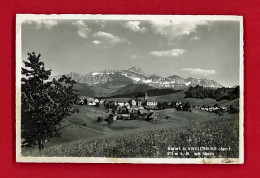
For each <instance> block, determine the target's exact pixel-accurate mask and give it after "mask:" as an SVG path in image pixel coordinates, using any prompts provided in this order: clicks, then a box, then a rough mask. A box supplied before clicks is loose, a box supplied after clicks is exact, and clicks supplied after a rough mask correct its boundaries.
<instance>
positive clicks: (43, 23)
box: [24, 20, 58, 30]
mask: <svg viewBox="0 0 260 178" xmlns="http://www.w3.org/2000/svg"><path fill="white" fill-rule="evenodd" d="M24 23H27V24H29V25H32V24H34V25H35V28H36V29H41V28H46V29H48V30H51V29H52V28H53V27H55V26H57V25H58V22H57V21H56V20H25V21H24Z"/></svg>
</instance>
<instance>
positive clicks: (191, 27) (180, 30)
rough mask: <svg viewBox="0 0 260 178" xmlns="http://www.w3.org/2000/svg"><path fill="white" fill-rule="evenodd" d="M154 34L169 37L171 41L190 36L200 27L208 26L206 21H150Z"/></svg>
mask: <svg viewBox="0 0 260 178" xmlns="http://www.w3.org/2000/svg"><path fill="white" fill-rule="evenodd" d="M150 23H151V26H152V29H153V31H154V33H156V34H161V35H163V36H166V37H168V38H169V39H170V40H172V39H176V38H180V37H182V36H184V35H189V34H190V33H192V32H195V31H196V28H197V27H198V26H199V25H207V24H208V22H206V21H202V20H200V21H194V20H192V21H180V20H176V21H175V20H156V21H155V20H152V21H150Z"/></svg>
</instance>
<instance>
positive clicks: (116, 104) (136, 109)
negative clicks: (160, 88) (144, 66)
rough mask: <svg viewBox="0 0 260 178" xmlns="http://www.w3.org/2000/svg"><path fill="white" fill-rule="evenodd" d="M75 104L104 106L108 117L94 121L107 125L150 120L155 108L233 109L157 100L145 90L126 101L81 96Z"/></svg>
mask: <svg viewBox="0 0 260 178" xmlns="http://www.w3.org/2000/svg"><path fill="white" fill-rule="evenodd" d="M76 104H78V105H87V106H94V107H103V108H106V109H107V113H108V117H107V118H102V117H100V116H98V117H97V121H96V122H102V121H106V122H107V123H108V125H109V126H110V125H111V124H112V123H113V121H116V120H145V121H151V120H154V119H155V118H156V114H155V110H164V109H168V108H172V109H175V110H176V111H184V112H185V111H186V112H192V108H193V109H199V110H202V111H206V112H210V113H215V114H218V115H221V114H223V113H224V112H229V113H231V112H232V111H231V110H232V109H233V108H232V106H230V107H226V106H219V105H218V104H215V105H214V106H204V105H203V106H193V105H190V104H189V103H187V102H186V103H182V102H180V101H177V102H176V101H171V102H158V101H156V100H155V99H154V98H149V96H148V95H147V93H146V92H145V94H144V97H143V98H140V97H132V98H130V99H129V100H128V101H127V102H124V101H123V100H122V101H121V100H120V98H117V99H110V100H108V99H106V100H104V99H98V98H90V97H84V96H81V97H79V98H78V99H77V101H76ZM96 122H95V123H96Z"/></svg>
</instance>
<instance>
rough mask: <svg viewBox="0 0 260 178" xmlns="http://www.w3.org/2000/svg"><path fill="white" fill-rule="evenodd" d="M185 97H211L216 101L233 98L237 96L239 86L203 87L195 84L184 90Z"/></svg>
mask: <svg viewBox="0 0 260 178" xmlns="http://www.w3.org/2000/svg"><path fill="white" fill-rule="evenodd" d="M185 94H186V96H185V97H186V98H201V99H203V98H212V99H216V100H217V101H220V100H224V99H226V100H234V99H237V98H239V86H237V87H235V88H225V87H222V88H218V89H213V88H203V87H202V86H199V85H197V86H196V87H190V88H189V89H188V90H187V91H186V92H185Z"/></svg>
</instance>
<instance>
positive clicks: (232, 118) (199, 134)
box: [22, 92, 239, 158]
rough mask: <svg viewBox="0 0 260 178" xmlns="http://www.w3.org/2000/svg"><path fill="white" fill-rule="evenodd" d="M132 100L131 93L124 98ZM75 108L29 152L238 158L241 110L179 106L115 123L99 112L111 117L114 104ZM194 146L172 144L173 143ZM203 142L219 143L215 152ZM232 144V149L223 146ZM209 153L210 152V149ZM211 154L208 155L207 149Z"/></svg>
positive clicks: (27, 153) (176, 95)
mask: <svg viewBox="0 0 260 178" xmlns="http://www.w3.org/2000/svg"><path fill="white" fill-rule="evenodd" d="M154 98H155V99H156V100H158V101H166V100H167V99H168V100H169V98H172V99H171V100H175V101H182V102H186V101H189V102H190V103H191V104H192V105H196V106H197V105H200V106H202V105H208V106H209V105H214V104H215V103H218V104H219V105H222V106H228V105H230V104H237V103H238V100H233V101H226V100H222V101H219V102H216V100H214V99H209V98H206V99H193V98H184V94H183V93H181V92H180V93H172V94H168V95H162V96H154ZM120 100H126V101H127V100H129V98H120ZM74 107H75V108H77V109H79V113H74V114H72V115H71V116H69V117H67V118H66V119H64V120H63V121H62V123H61V127H60V128H61V136H60V137H56V138H53V139H51V140H50V141H48V142H46V143H45V149H44V150H43V151H41V152H40V151H38V149H23V151H22V154H23V155H24V156H44V157H48V156H58V157H64V156H66V157H72V156H73V157H125V158H126V157H132V158H134V157H135V158H138V157H142V158H144V157H147V158H148V157H149V158H165V157H178V158H183V157H185V158H198V157H205V158H215V157H217V158H221V157H229V158H236V157H238V154H239V151H238V149H239V128H238V127H239V114H238V113H237V114H229V113H224V114H222V115H217V114H215V113H209V112H206V111H202V110H200V109H195V108H192V112H185V111H176V109H174V108H169V109H165V110H156V111H154V112H155V115H156V117H155V119H154V120H152V121H145V120H116V121H114V122H113V124H112V126H111V127H110V126H108V124H107V123H106V122H105V121H103V122H100V123H97V122H95V121H96V120H97V117H98V116H101V117H103V118H106V117H107V116H108V110H107V109H104V108H103V107H95V106H87V105H82V106H80V105H75V106H74ZM169 147H170V148H194V149H193V150H189V151H188V152H189V153H188V155H187V152H186V151H185V150H182V149H179V150H174V151H171V150H168V148H169ZM200 147H202V148H203V147H209V148H215V150H214V151H213V155H212V154H210V153H211V152H212V151H211V152H210V151H208V150H206V151H205V150H204V151H203V150H199V151H198V150H196V149H197V148H200ZM222 149H226V150H222ZM207 153H209V154H208V155H207ZM202 154H206V155H202Z"/></svg>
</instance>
